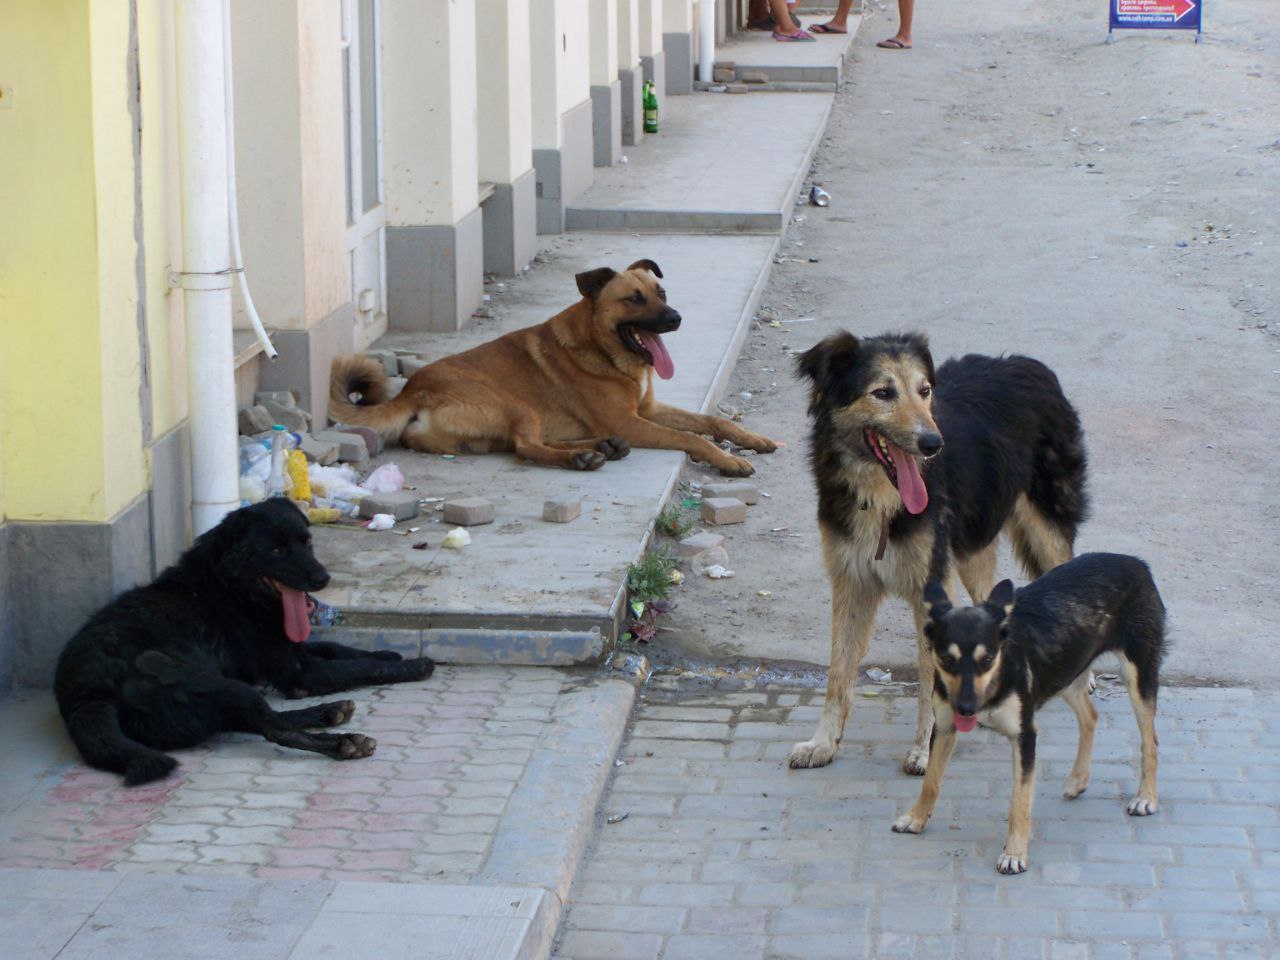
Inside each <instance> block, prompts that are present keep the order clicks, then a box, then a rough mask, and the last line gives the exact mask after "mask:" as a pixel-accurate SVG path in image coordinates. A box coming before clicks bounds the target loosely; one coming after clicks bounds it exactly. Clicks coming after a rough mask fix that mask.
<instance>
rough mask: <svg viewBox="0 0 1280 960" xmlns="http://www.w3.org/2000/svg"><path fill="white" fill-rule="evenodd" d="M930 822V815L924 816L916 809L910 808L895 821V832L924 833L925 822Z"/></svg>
mask: <svg viewBox="0 0 1280 960" xmlns="http://www.w3.org/2000/svg"><path fill="white" fill-rule="evenodd" d="M928 822H929V818H928V817H922V816H920V815H919V814H917V813H916V812H915V811H914V810H908V811H907V812H906V813H904V814H903V815H902V816H900V817H899V818H898V819H897V820H895V821H893V827H892V829H893V832H894V833H922V832H924V827H925V824H926V823H928Z"/></svg>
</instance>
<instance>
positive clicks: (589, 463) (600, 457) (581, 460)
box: [569, 450, 605, 470]
mask: <svg viewBox="0 0 1280 960" xmlns="http://www.w3.org/2000/svg"><path fill="white" fill-rule="evenodd" d="M604 459H605V458H604V454H603V453H600V452H599V451H597V450H584V451H582V452H581V453H575V454H574V455H573V457H572V458H571V459H570V460H569V466H570V467H571V468H572V469H574V470H599V469H600V468H601V467H603V466H604Z"/></svg>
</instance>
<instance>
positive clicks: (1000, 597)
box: [986, 580, 1013, 621]
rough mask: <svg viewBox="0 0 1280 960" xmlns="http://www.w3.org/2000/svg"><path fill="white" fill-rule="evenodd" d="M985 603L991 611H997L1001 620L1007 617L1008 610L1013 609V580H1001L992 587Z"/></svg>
mask: <svg viewBox="0 0 1280 960" xmlns="http://www.w3.org/2000/svg"><path fill="white" fill-rule="evenodd" d="M986 605H987V606H988V607H990V608H991V609H992V612H994V613H999V614H1000V619H1001V620H1002V621H1003V620H1006V619H1008V616H1009V612H1010V611H1011V610H1012V609H1013V581H1012V580H1001V581H1000V582H999V583H997V584H996V585H995V586H994V587H992V588H991V596H989V597H987V604H986Z"/></svg>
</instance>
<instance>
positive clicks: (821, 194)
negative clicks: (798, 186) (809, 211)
mask: <svg viewBox="0 0 1280 960" xmlns="http://www.w3.org/2000/svg"><path fill="white" fill-rule="evenodd" d="M809 203H811V204H812V205H813V206H815V207H829V206H831V194H829V193H827V191H825V190H823V189H822V188H821V187H820V186H818V185H817V184H816V183H815V184H814V185H813V186H812V187H811V188H810V190H809Z"/></svg>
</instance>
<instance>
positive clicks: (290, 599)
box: [272, 580, 311, 643]
mask: <svg viewBox="0 0 1280 960" xmlns="http://www.w3.org/2000/svg"><path fill="white" fill-rule="evenodd" d="M272 582H273V583H274V584H275V585H276V589H277V590H279V591H280V603H281V604H282V605H283V606H284V635H285V636H286V637H288V638H289V639H290V640H292V641H293V642H294V643H302V642H303V641H304V640H306V639H307V637H309V636H311V614H310V611H309V610H308V608H307V595H306V594H305V593H303V592H302V591H301V590H294V589H293V588H292V587H286V586H285V585H284V584H283V583H281V582H280V581H279V580H273V581H272Z"/></svg>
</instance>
